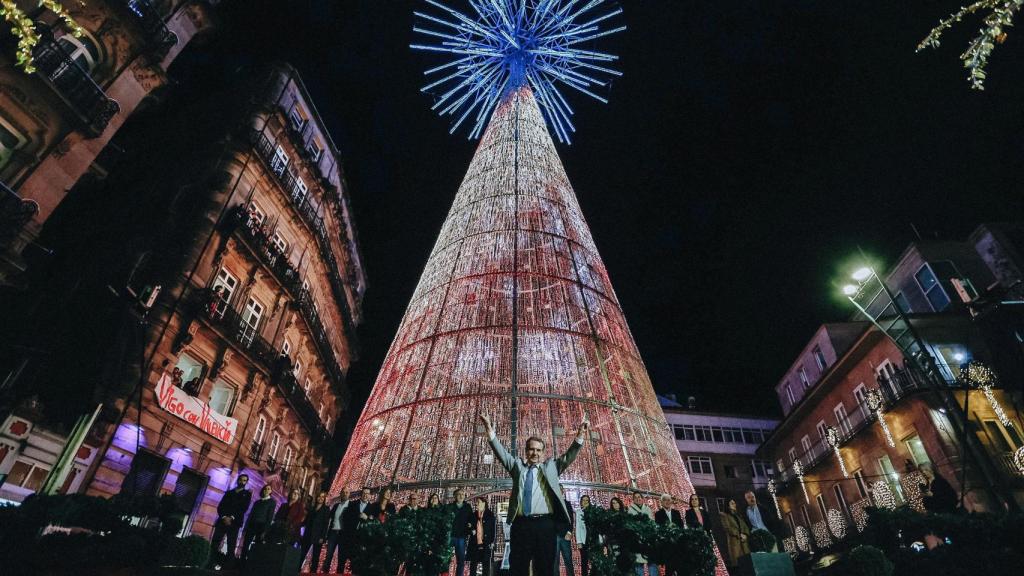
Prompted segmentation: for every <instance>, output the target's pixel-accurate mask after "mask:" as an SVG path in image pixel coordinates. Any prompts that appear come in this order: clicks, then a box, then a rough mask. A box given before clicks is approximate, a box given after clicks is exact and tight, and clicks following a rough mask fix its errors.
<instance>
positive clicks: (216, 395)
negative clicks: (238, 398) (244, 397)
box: [207, 380, 235, 416]
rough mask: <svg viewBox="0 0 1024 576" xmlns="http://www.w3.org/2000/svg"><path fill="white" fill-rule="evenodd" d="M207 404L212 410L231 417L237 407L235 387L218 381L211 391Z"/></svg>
mask: <svg viewBox="0 0 1024 576" xmlns="http://www.w3.org/2000/svg"><path fill="white" fill-rule="evenodd" d="M207 403H208V404H209V405H210V410H213V411H214V412H216V413H218V414H223V415H225V416H231V413H232V412H233V411H234V407H235V387H234V386H232V385H230V384H228V383H227V382H224V381H223V380H217V383H216V384H214V385H213V389H212V390H210V400H209V401H208V402H207Z"/></svg>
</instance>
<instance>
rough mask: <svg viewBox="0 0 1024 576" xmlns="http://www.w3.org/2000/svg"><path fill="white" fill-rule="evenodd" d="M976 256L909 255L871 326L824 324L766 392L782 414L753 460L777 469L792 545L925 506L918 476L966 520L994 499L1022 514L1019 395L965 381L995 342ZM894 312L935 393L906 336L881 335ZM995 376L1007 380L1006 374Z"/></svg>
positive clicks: (941, 247) (918, 251)
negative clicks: (924, 365) (956, 420)
mask: <svg viewBox="0 0 1024 576" xmlns="http://www.w3.org/2000/svg"><path fill="white" fill-rule="evenodd" d="M983 229H984V228H979V230H983ZM977 236H978V232H976V233H975V235H974V236H972V238H974V237H977ZM986 237H988V238H991V236H986ZM1007 248H1010V247H1009V246H1007ZM979 252H980V250H975V246H974V245H973V244H972V243H970V242H966V243H959V242H918V243H915V244H912V245H910V246H909V247H908V248H907V249H906V250H905V251H904V253H903V254H902V255H901V257H900V259H899V260H898V261H897V263H896V264H895V265H894V266H893V267H892V268H891V269H890V270H889V271H888V272H887V273H886V274H884V275H883V276H882V277H881V279H882V280H883V281H884V282H885V285H886V287H887V288H888V290H889V293H890V294H892V295H893V297H892V299H891V302H889V303H886V301H884V299H883V298H881V297H879V298H877V299H875V300H873V301H872V302H870V303H869V304H868V305H867V306H866V307H865V310H867V311H868V314H869V315H870V316H872V317H874V318H880V319H881V320H879V322H878V324H875V323H872V322H870V321H867V320H864V319H863V318H864V316H859V318H860V319H857V318H855V319H854V320H853V321H849V322H838V323H830V324H825V325H822V326H821V327H820V328H819V329H818V330H817V331H816V332H815V334H814V335H813V337H812V338H811V339H810V341H809V342H808V343H807V344H806V346H805V347H804V349H803V350H801V352H800V354H799V355H798V356H797V358H796V359H795V360H794V362H793V364H792V365H791V367H790V369H789V370H788V371H787V372H786V373H785V374H784V375H783V377H782V378H781V379H780V381H779V382H778V383H777V384H776V386H775V390H776V393H777V395H778V398H779V403H780V405H781V407H782V411H783V415H784V416H783V419H782V421H781V423H780V424H779V426H778V427H777V428H776V429H775V431H774V432H773V433H772V434H771V435H770V436H769V437H768V438H767V439H766V440H765V442H764V444H763V445H762V446H761V447H760V448H759V450H758V455H759V456H760V457H761V458H763V459H765V460H770V461H771V462H773V464H774V466H775V470H776V473H777V479H776V487H777V500H778V512H779V513H780V515H781V517H782V518H783V519H784V520H785V521H786V523H787V524H788V525H789V526H790V528H791V529H792V530H793V533H794V534H795V535H796V538H795V539H794V540H792V541H789V542H787V545H788V546H790V547H796V548H799V549H801V550H805V551H807V550H810V549H811V547H812V546H813V547H817V548H826V547H828V546H830V545H832V544H833V543H834V542H836V541H838V540H841V539H842V538H844V537H845V535H846V534H847V533H848V532H849V531H850V530H853V529H863V526H864V523H865V521H866V515H865V512H864V510H865V508H866V507H867V506H870V505H876V506H898V505H903V504H907V505H910V506H913V507H916V508H921V506H922V499H921V494H920V490H919V488H918V483H919V482H920V481H921V476H920V472H919V471H918V470H919V468H920V467H921V466H923V465H929V466H931V467H932V468H933V469H934V470H935V471H936V472H937V473H938V474H940V475H941V476H942V477H943V478H944V479H946V480H947V481H948V482H949V483H950V484H952V486H953V487H954V489H955V490H956V491H957V492H958V493H962V494H963V506H964V507H965V508H966V509H968V510H989V509H993V508H996V507H1000V504H998V503H997V502H998V500H999V498H1000V497H1002V498H1003V499H1004V501H1005V500H1008V501H1009V504H1008V505H1010V506H1020V505H1024V475H1022V471H1021V470H1020V469H1019V468H1018V467H1017V466H1016V465H1015V464H1014V452H1015V451H1016V450H1018V449H1020V448H1021V447H1022V446H1024V441H1022V436H1024V434H1022V433H1021V431H1022V430H1024V428H1022V424H1024V423H1022V421H1021V419H1020V418H1019V416H1018V413H1017V411H1016V410H1015V408H1017V407H1018V406H1019V402H1020V396H1019V394H1017V393H1015V392H1014V393H1011V392H1013V391H1012V390H1005V389H1002V388H1003V387H1002V386H1001V385H1000V383H998V382H997V383H996V384H995V387H994V389H991V390H989V391H988V392H986V391H984V390H979V389H977V388H975V389H973V390H971V391H970V392H965V388H964V386H963V383H964V374H963V373H962V370H964V369H965V367H966V366H967V365H968V363H970V362H972V361H976V362H982V363H985V364H987V365H993V364H992V362H993V357H994V354H993V350H994V349H996V346H994V345H993V342H999V340H998V339H993V335H992V334H991V333H990V332H989V331H988V330H987V327H986V326H984V325H982V324H980V323H978V322H976V320H975V318H972V315H971V313H970V312H971V310H973V309H974V307H975V304H976V303H979V302H983V301H984V299H985V298H986V296H985V294H989V293H992V292H993V291H996V289H1000V291H1002V292H1005V288H1006V287H1001V285H1000V284H999V283H998V282H997V281H996V279H995V277H994V276H993V273H992V272H991V271H990V269H989V267H988V266H986V261H985V259H984V258H982V257H981V255H980V254H979ZM976 287H980V288H981V290H982V295H981V296H979V295H978V291H977V288H976ZM961 294H963V296H962V297H961V296H960V295H961ZM964 300H967V301H968V302H967V303H965V302H964ZM893 302H895V305H896V306H898V307H899V308H900V309H901V310H902V312H903V313H904V317H906V318H907V319H908V320H909V324H910V326H911V327H912V329H913V331H912V332H906V333H904V334H905V336H904V337H906V338H909V337H910V336H911V335H914V336H916V338H917V339H918V340H919V341H920V342H921V343H923V345H924V350H925V351H926V353H927V354H929V355H930V356H931V358H933V359H934V364H935V372H936V374H935V380H933V381H936V382H941V385H940V386H939V387H938V389H937V391H934V389H933V387H932V386H930V385H929V380H928V377H927V376H926V375H925V373H923V372H922V371H921V370H920V369H919V368H918V367H916V366H917V364H916V363H915V362H911V361H909V360H908V359H907V357H906V354H905V353H904V351H903V350H904V348H903V347H901V346H900V345H898V342H902V339H903V338H904V337H897V338H896V339H893V338H890V337H887V334H886V332H885V331H883V328H884V329H886V330H887V331H889V333H890V334H891V333H892V331H891V330H889V328H890V326H891V322H894V321H897V318H896V315H895V313H893V312H892V311H891V307H892V306H893ZM885 310H889V312H885ZM999 346H1003V344H999ZM1017 346H1019V343H1018V344H1017ZM1019 352H1020V350H1019V348H1018V349H1017V350H1013V346H1012V345H1011V346H1010V349H1009V350H1006V349H1003V353H1004V356H1008V357H1013V356H1014V355H1015V354H1019ZM996 373H997V374H999V370H996ZM999 375H1000V376H1005V377H1006V380H1005V382H1009V383H1013V384H1015V383H1016V382H1017V380H1016V378H1017V377H1018V376H1017V375H1016V374H1012V373H1009V372H1004V373H1003V374H999ZM1011 388H1012V386H1011ZM968 395H969V400H968ZM989 396H991V399H990V398H989ZM965 403H967V405H966V407H965ZM997 404H998V406H1000V407H1001V408H1000V407H997V406H996V405H997ZM950 410H957V411H961V413H964V414H966V420H967V421H968V422H969V424H968V426H967V428H968V433H969V434H971V435H973V438H968V440H969V441H970V442H969V443H965V442H964V438H960V437H957V435H956V434H955V433H954V430H955V429H956V428H955V426H954V424H953V422H952V421H951V417H952V416H955V414H951V413H950ZM971 445H974V446H977V447H979V452H980V456H977V455H973V454H972V452H971V451H970V449H969V448H970V446H971ZM997 495H998V496H997Z"/></svg>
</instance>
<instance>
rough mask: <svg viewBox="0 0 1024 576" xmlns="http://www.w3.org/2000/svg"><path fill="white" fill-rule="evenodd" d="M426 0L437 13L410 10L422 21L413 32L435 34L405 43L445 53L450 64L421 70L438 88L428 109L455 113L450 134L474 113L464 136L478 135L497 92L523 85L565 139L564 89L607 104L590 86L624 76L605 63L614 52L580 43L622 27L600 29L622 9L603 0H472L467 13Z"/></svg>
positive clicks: (568, 122) (568, 111) (568, 125)
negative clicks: (420, 41) (431, 41)
mask: <svg viewBox="0 0 1024 576" xmlns="http://www.w3.org/2000/svg"><path fill="white" fill-rule="evenodd" d="M426 1H427V3H429V4H430V5H431V6H433V7H435V8H436V9H438V10H439V11H441V12H443V16H441V17H438V16H434V15H431V14H427V13H424V12H415V13H414V14H415V15H416V17H417V18H418V19H419V20H418V21H419V22H423V25H422V27H421V26H420V25H417V26H415V27H414V28H413V31H414V32H417V33H419V34H423V35H424V36H427V37H429V38H431V39H440V40H439V41H438V40H435V42H437V43H434V44H412V45H410V47H411V48H413V49H416V50H427V51H431V52H443V53H445V54H450V55H451V57H452V60H450V61H449V62H447V63H445V64H443V65H440V66H436V67H434V68H431V69H429V70H427V71H426V73H425V74H426V75H427V76H428V77H429V78H430V80H431V81H430V83H429V84H427V85H426V86H424V87H423V89H422V90H423V91H424V92H429V91H431V90H438V91H439V92H441V93H442V94H441V96H440V97H439V98H438V99H437V101H436V102H434V106H433V108H432V109H433V110H436V111H437V112H438V113H439V114H441V115H450V116H452V117H453V118H455V122H454V124H453V125H452V128H451V132H453V133H454V132H455V130H457V129H458V127H459V126H460V125H461V124H462V123H463V122H465V121H466V119H467V118H470V117H472V118H473V120H472V121H473V128H472V129H471V130H470V133H469V136H470V138H477V137H479V136H480V134H481V133H482V132H483V130H484V127H485V126H486V125H487V119H488V117H489V116H490V113H491V111H492V110H493V109H494V108H495V107H496V106H497V105H498V103H499V101H500V100H501V98H502V96H504V95H505V94H506V93H507V92H508V90H509V89H515V88H518V87H522V86H526V85H529V86H530V88H531V89H532V91H533V94H534V96H535V97H536V99H537V104H538V105H539V106H540V109H541V111H542V112H543V114H544V117H545V118H546V119H547V121H548V124H549V125H550V126H551V129H552V130H554V132H555V136H557V137H558V139H559V141H561V142H569V135H570V134H571V133H573V132H575V131H576V128H575V126H573V123H572V115H573V110H572V107H570V106H569V103H568V101H567V100H566V98H565V97H564V96H563V94H562V89H564V88H572V89H573V90H576V91H579V92H582V93H583V94H586V95H587V96H590V97H591V98H595V99H597V100H600V101H601V102H605V103H607V102H608V100H606V99H605V98H604V97H602V96H600V95H598V94H597V93H595V92H594V90H595V89H599V88H604V87H605V86H607V85H608V80H607V79H608V78H611V77H617V76H621V75H622V73H621V72H619V71H617V70H613V69H611V68H608V66H607V63H608V62H613V61H615V60H618V57H617V56H614V55H612V54H606V53H604V52H596V51H593V50H584V49H582V48H581V47H580V45H581V44H583V43H586V42H590V41H591V40H595V39H597V38H601V37H603V36H608V35H610V34H615V33H617V32H622V31H623V30H625V29H626V27H625V26H618V27H615V28H609V29H602V28H601V25H602V24H603V23H604V22H606V21H607V20H609V19H610V18H613V17H615V16H618V15H619V14H622V8H610V7H607V6H606V5H605V0H589V1H587V2H577V1H576V0H571V1H563V0H518V1H513V0H470V2H469V4H470V5H471V6H472V8H473V12H472V15H471V14H470V13H464V12H460V11H458V10H454V9H452V8H449V7H448V6H446V5H445V4H442V3H441V2H437V1H435V0H426ZM435 78H436V79H435ZM560 87H561V89H560Z"/></svg>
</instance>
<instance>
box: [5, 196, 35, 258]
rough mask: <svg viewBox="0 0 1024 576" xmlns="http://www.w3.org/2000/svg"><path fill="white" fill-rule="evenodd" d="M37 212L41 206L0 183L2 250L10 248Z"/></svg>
mask: <svg viewBox="0 0 1024 576" xmlns="http://www.w3.org/2000/svg"><path fill="white" fill-rule="evenodd" d="M37 212H39V204H36V203H35V202H34V201H33V200H25V199H24V198H22V197H21V196H18V195H17V194H16V193H15V192H14V191H13V190H11V189H10V188H8V187H7V185H6V184H4V183H3V182H0V248H4V247H7V246H9V245H10V244H11V242H12V241H14V239H15V238H17V237H18V234H20V233H21V230H22V228H24V227H25V225H26V224H28V223H29V221H31V220H32V217H33V216H35V215H36V213H37Z"/></svg>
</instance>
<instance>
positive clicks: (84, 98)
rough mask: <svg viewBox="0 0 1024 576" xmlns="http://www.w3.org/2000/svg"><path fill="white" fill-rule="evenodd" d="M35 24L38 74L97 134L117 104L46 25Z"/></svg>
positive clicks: (110, 116)
mask: <svg viewBox="0 0 1024 576" xmlns="http://www.w3.org/2000/svg"><path fill="white" fill-rule="evenodd" d="M38 28H39V43H38V44H36V46H35V48H33V49H32V57H33V59H34V60H35V66H36V70H37V74H39V75H40V76H41V77H42V78H43V79H44V80H45V81H46V83H47V84H49V85H50V87H51V88H53V91H54V92H56V93H57V95H58V96H60V98H61V100H63V101H64V103H65V104H67V106H68V107H69V108H70V109H71V110H72V111H73V112H74V113H75V115H76V116H77V117H78V119H79V121H80V122H81V123H82V126H83V128H84V129H85V131H86V133H87V134H89V135H90V136H92V137H96V136H99V135H100V134H102V133H103V131H104V130H105V129H106V128H107V124H109V123H110V119H111V118H113V117H114V115H115V114H117V113H118V112H119V111H120V110H121V107H120V105H118V103H117V102H116V101H114V100H111V99H110V98H108V97H107V95H106V94H105V93H104V92H103V89H102V88H100V87H99V86H98V85H97V84H96V82H94V81H93V79H92V77H91V76H89V72H88V71H86V70H83V69H82V68H81V67H80V66H79V65H78V64H77V63H76V62H75V61H74V60H72V59H71V56H70V55H68V53H67V51H66V50H64V47H63V46H61V45H60V44H59V43H57V41H56V39H55V38H54V37H53V32H52V31H51V30H50V29H49V28H48V27H46V26H43V25H39V26H38Z"/></svg>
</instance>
